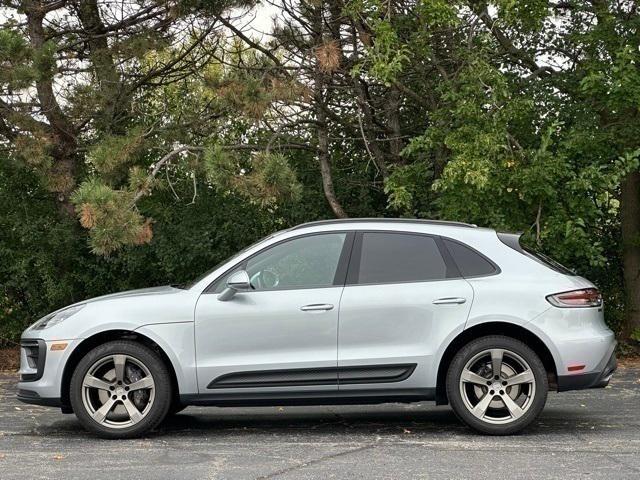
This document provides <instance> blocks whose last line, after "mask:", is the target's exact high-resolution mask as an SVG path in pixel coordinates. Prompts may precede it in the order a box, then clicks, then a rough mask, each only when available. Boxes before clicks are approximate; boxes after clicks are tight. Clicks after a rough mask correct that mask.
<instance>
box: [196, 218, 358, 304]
mask: <svg viewBox="0 0 640 480" xmlns="http://www.w3.org/2000/svg"><path fill="white" fill-rule="evenodd" d="M336 233H338V234H339V233H344V234H345V239H344V243H343V244H342V250H341V251H340V257H339V260H338V268H336V274H335V276H334V279H333V284H332V285H329V286H326V287H318V286H311V287H291V288H280V289H273V290H261V291H272V292H282V291H286V290H304V289H310V288H331V287H339V286H344V284H345V283H344V282H345V278H346V273H347V268H348V263H349V259H350V258H351V252H352V247H353V240H354V236H355V235H354V232H353V231H349V230H335V231H325V232H312V233H305V234H302V235H296V236H295V237H289V238H284V239H282V240H280V241H279V242H276V243H272V244H271V245H268V246H266V247H264V248H263V249H262V250H259V251H257V252H255V253H254V254H252V255H250V256H248V257H247V258H245V259H243V260H241V261H239V262H238V263H236V264H235V265H233V266H232V267H230V268H228V269H227V270H225V271H224V272H223V273H221V274H220V275H219V276H218V277H217V278H216V279H215V280H213V281H212V282H211V283H210V284H209V285H208V286H207V288H205V289H204V290H203V291H202V294H216V290H217V288H218V282H220V281H221V280H223V279H224V278H226V277H227V275H229V274H230V273H231V272H233V271H234V270H236V269H237V268H238V267H242V268H244V269H246V268H247V263H249V261H250V260H251V259H252V258H254V257H255V256H257V255H260V254H262V253H264V252H266V251H268V250H270V249H272V248H273V247H276V246H278V245H281V244H283V243H286V242H290V241H292V240H297V239H300V238H304V237H311V236H315V235H331V234H336ZM246 293H251V291H249V292H246Z"/></svg>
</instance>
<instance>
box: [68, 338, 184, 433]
mask: <svg viewBox="0 0 640 480" xmlns="http://www.w3.org/2000/svg"><path fill="white" fill-rule="evenodd" d="M69 393H70V400H71V406H72V407H73V411H74V412H75V414H76V416H77V417H78V420H80V423H82V425H83V426H84V427H85V428H86V429H87V430H89V431H90V432H93V433H95V434H96V435H98V436H100V437H103V438H112V439H114V438H133V437H138V436H140V435H143V434H144V433H146V432H148V431H149V430H151V429H153V428H155V427H156V426H157V425H158V424H159V423H160V422H162V420H163V419H164V418H165V417H166V415H167V412H168V411H169V408H170V406H171V398H172V392H171V377H170V375H169V372H168V370H167V367H166V365H165V364H164V362H163V361H162V359H161V358H160V357H159V355H158V354H157V353H156V352H154V351H153V350H151V349H150V348H148V347H146V346H144V345H142V344H139V343H136V342H132V341H128V340H117V341H113V342H108V343H105V344H103V345H100V346H98V347H96V348H94V349H93V350H91V351H90V352H89V353H87V354H86V355H85V356H84V357H83V358H82V360H80V362H79V363H78V366H77V367H76V369H75V371H74V372H73V376H72V377H71V391H70V392H69Z"/></svg>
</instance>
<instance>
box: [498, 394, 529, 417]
mask: <svg viewBox="0 0 640 480" xmlns="http://www.w3.org/2000/svg"><path fill="white" fill-rule="evenodd" d="M500 398H501V399H502V403H504V406H505V407H507V410H509V414H510V415H511V418H513V419H514V420H517V419H518V418H520V417H521V416H522V415H524V410H522V408H520V405H518V404H517V403H516V402H514V401H513V398H511V397H510V396H509V395H507V394H506V393H505V394H504V395H501V396H500Z"/></svg>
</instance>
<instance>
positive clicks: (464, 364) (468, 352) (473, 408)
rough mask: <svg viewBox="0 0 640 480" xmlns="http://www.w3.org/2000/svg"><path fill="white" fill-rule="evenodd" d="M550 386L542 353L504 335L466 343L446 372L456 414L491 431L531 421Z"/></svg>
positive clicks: (497, 432)
mask: <svg viewBox="0 0 640 480" xmlns="http://www.w3.org/2000/svg"><path fill="white" fill-rule="evenodd" d="M548 389H549V386H548V381H547V373H546V370H545V368H544V365H543V364H542V362H541V361H540V358H539V357H538V356H537V355H536V354H535V352H534V351H533V350H531V349H530V348H529V347H528V346H527V345H525V344H524V343H522V342H520V341H519V340H516V339H514V338H510V337H505V336H498V335H496V336H487V337H482V338H479V339H477V340H474V341H472V342H470V343H468V344H467V345H465V346H464V347H462V348H461V349H460V351H459V352H458V353H457V354H456V356H455V357H454V359H453V361H452V362H451V365H450V366H449V371H448V373H447V396H448V398H449V402H450V403H451V406H452V408H453V410H454V412H455V413H456V415H457V416H458V417H459V418H460V419H461V420H462V421H463V422H464V423H466V424H467V425H468V426H470V427H471V428H473V429H475V430H477V431H479V432H482V433H486V434H490V435H508V434H511V433H516V432H518V431H520V430H522V429H523V428H525V427H526V426H527V425H529V424H530V423H531V422H532V421H534V420H535V419H536V417H537V416H538V415H539V414H540V412H541V411H542V409H543V408H544V405H545V403H546V400H547V392H548Z"/></svg>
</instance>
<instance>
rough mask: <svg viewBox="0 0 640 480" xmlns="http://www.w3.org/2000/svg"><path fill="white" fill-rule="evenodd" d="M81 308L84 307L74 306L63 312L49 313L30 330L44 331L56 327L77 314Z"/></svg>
mask: <svg viewBox="0 0 640 480" xmlns="http://www.w3.org/2000/svg"><path fill="white" fill-rule="evenodd" d="M83 307H84V305H76V306H74V307H67V308H65V309H63V310H58V311H57V312H53V313H50V314H49V315H47V316H46V317H42V318H41V319H40V320H38V321H37V322H36V323H34V324H33V325H31V330H44V329H45V328H49V327H52V326H54V325H57V324H58V323H60V322H63V321H65V320H66V319H67V318H69V317H70V316H71V315H74V314H76V313H78V312H79V311H80V310H82V308H83Z"/></svg>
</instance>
